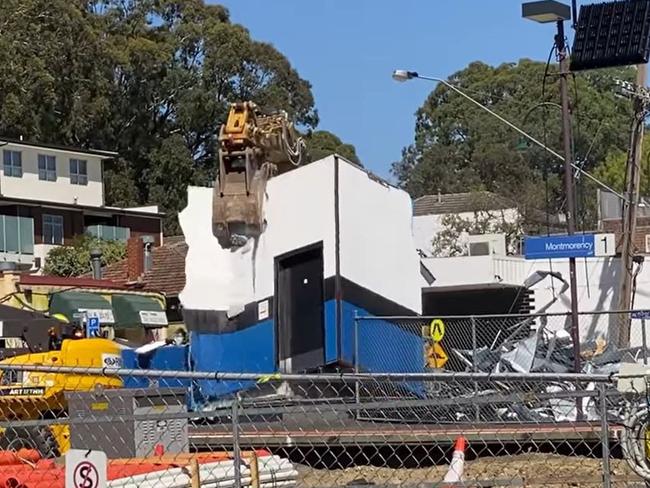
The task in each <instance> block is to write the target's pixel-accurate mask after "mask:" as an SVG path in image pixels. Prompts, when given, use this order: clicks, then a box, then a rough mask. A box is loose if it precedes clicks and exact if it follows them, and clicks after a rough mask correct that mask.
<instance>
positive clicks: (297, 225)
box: [179, 157, 335, 313]
mask: <svg viewBox="0 0 650 488" xmlns="http://www.w3.org/2000/svg"><path fill="white" fill-rule="evenodd" d="M267 196H268V198H267V200H266V202H265V216H266V220H267V227H266V230H265V231H264V233H263V234H262V235H261V236H260V238H259V240H258V243H257V248H256V249H255V248H254V246H253V244H254V241H253V240H250V241H249V243H248V244H247V245H246V246H244V247H242V248H240V249H238V250H236V251H235V252H231V251H230V250H226V249H223V248H221V246H220V245H219V243H218V242H217V239H216V238H215V237H214V236H213V234H212V188H198V187H189V188H188V202H187V207H186V208H185V209H184V210H183V211H182V212H181V213H180V214H179V221H180V224H181V228H182V229H183V233H184V235H185V241H186V243H187V245H188V252H187V258H186V261H185V263H186V264H185V273H186V277H187V278H186V283H185V289H184V290H183V291H182V292H181V294H180V300H181V303H182V304H183V307H185V308H189V309H196V310H231V311H232V313H236V312H237V310H239V309H240V307H241V306H243V305H246V304H247V303H250V302H253V301H255V300H262V299H264V298H267V297H269V296H272V295H273V293H274V260H275V257H276V256H279V255H282V254H284V253H287V252H289V251H293V250H295V249H298V248H300V247H304V246H307V245H310V244H314V243H316V242H320V241H323V260H324V267H325V269H324V276H325V277H329V276H332V275H333V274H334V273H335V258H334V256H335V243H334V236H335V233H334V164H333V158H332V157H329V158H326V159H324V160H321V161H318V162H315V163H312V164H310V165H307V166H305V167H302V168H300V169H298V170H294V171H291V172H288V173H285V174H283V175H279V176H276V177H274V178H272V179H271V180H270V181H269V182H268V185H267ZM253 270H254V271H255V273H253Z"/></svg>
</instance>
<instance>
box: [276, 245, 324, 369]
mask: <svg viewBox="0 0 650 488" xmlns="http://www.w3.org/2000/svg"><path fill="white" fill-rule="evenodd" d="M275 290H276V292H275V294H276V297H275V298H276V309H275V310H276V313H275V323H276V326H275V332H276V344H277V355H278V363H279V364H278V366H279V367H280V369H281V370H282V371H284V372H298V371H305V370H308V369H312V368H317V367H319V366H322V365H323V363H324V360H325V351H324V349H325V337H324V336H325V333H324V318H323V246H322V244H318V245H315V246H309V247H307V248H303V249H299V250H297V251H294V252H292V253H289V254H285V255H283V256H279V257H278V258H276V260H275Z"/></svg>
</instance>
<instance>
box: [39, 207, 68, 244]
mask: <svg viewBox="0 0 650 488" xmlns="http://www.w3.org/2000/svg"><path fill="white" fill-rule="evenodd" d="M43 244H56V245H62V244H63V216H62V215H49V214H43Z"/></svg>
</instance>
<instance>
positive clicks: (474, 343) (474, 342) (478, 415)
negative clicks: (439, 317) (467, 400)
mask: <svg viewBox="0 0 650 488" xmlns="http://www.w3.org/2000/svg"><path fill="white" fill-rule="evenodd" d="M470 321H471V323H472V372H473V373H476V372H477V371H478V365H477V364H476V349H477V347H478V346H477V339H476V317H474V316H473V315H472V316H471V317H470ZM477 396H478V383H477V382H476V381H475V382H474V397H477ZM475 411H476V420H477V421H478V420H480V418H481V408H480V407H479V405H478V403H477V404H476V407H475Z"/></svg>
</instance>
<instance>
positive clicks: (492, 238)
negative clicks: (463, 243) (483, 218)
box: [467, 234, 506, 256]
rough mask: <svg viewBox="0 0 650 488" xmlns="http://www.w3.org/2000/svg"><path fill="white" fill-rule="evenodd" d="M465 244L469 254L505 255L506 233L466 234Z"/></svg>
mask: <svg viewBox="0 0 650 488" xmlns="http://www.w3.org/2000/svg"><path fill="white" fill-rule="evenodd" d="M467 245H468V248H469V255H470V256H490V255H493V254H494V255H497V256H505V255H506V235H505V234H481V235H478V236H468V237H467Z"/></svg>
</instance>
